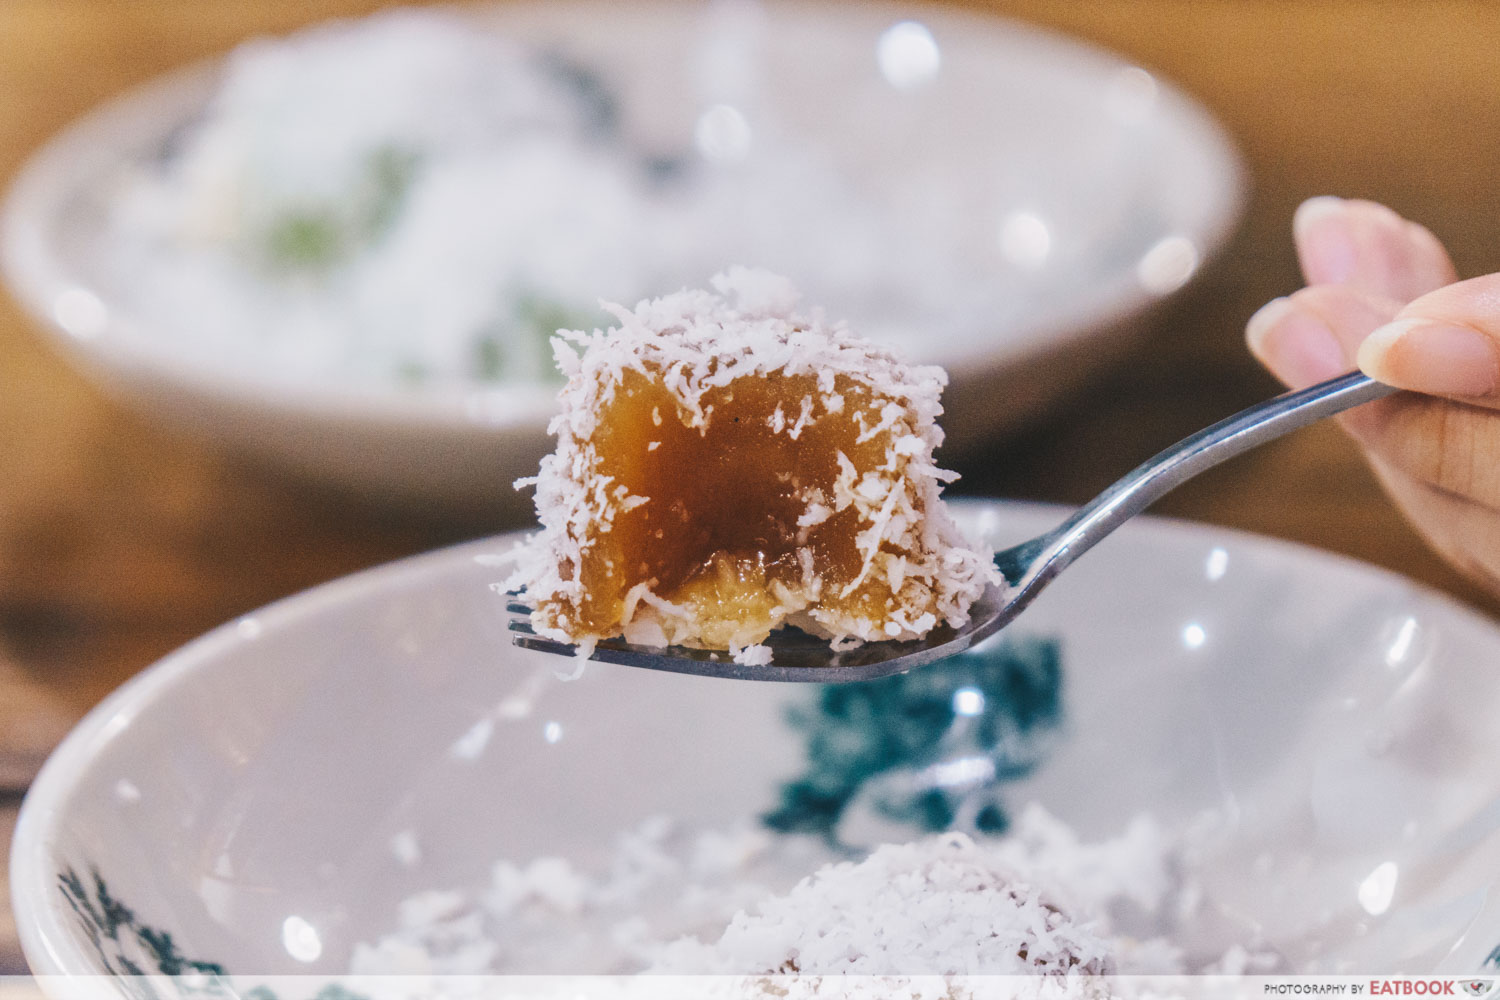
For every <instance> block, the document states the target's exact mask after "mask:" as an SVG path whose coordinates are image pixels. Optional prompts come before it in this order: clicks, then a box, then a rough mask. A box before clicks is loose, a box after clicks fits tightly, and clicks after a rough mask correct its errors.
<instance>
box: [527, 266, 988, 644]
mask: <svg viewBox="0 0 1500 1000" xmlns="http://www.w3.org/2000/svg"><path fill="white" fill-rule="evenodd" d="M713 287H714V289H715V291H713V292H710V291H699V290H692V291H682V292H678V293H676V294H673V295H667V296H663V297H661V298H658V299H651V300H647V301H644V302H642V303H640V304H639V305H637V306H636V307H635V309H634V310H627V309H625V308H623V307H621V306H618V305H611V304H607V303H606V304H605V308H606V309H607V310H608V311H609V312H610V313H611V314H613V315H614V316H615V318H616V319H617V320H618V326H616V327H613V328H611V329H610V330H608V331H599V330H595V331H594V332H592V333H583V332H580V331H567V330H562V331H559V336H558V337H557V338H555V339H554V340H553V350H554V354H555V356H556V359H557V364H558V367H559V368H560V369H561V370H562V372H563V374H565V375H566V376H567V378H568V382H567V385H566V386H565V387H564V389H563V390H562V392H561V394H560V397H559V400H560V403H561V412H560V413H559V414H558V416H556V417H554V418H553V420H552V423H551V424H550V426H549V428H548V431H549V433H551V434H553V435H555V436H556V437H557V449H556V451H555V452H553V454H551V455H549V456H547V457H546V458H544V459H543V460H542V464H541V469H540V472H539V473H538V475H537V476H535V477H534V478H530V479H523V480H519V481H518V482H517V484H516V485H517V487H518V488H519V487H523V486H526V485H535V487H536V507H537V514H538V518H539V520H540V522H541V525H542V530H541V531H540V532H539V533H538V534H536V535H534V536H533V537H532V538H530V539H528V541H527V543H526V546H525V547H524V549H523V551H522V552H521V553H520V554H519V561H518V569H517V571H516V573H515V574H514V575H513V576H512V577H511V579H510V580H508V581H507V583H506V585H507V586H508V587H515V586H524V587H525V588H526V590H527V593H528V597H529V598H530V599H531V600H532V601H533V606H534V607H537V608H538V610H537V611H536V612H535V613H534V614H533V615H532V624H533V626H534V627H535V628H536V630H537V631H538V632H539V633H540V634H542V635H546V636H549V637H551V638H556V639H560V640H563V641H569V642H574V643H577V644H579V647H580V653H581V654H582V655H587V653H588V652H589V651H591V649H592V647H593V644H594V643H595V642H597V641H598V640H600V639H604V638H609V637H610V636H611V635H618V634H621V633H623V634H624V635H625V637H626V638H627V639H628V640H629V641H632V642H638V643H641V644H645V645H665V644H668V643H675V644H685V645H702V644H704V643H702V642H700V641H698V640H699V638H700V637H699V636H698V634H697V632H696V631H695V626H694V623H693V621H692V617H691V614H690V612H689V610H688V609H686V608H682V607H678V606H676V605H673V604H672V603H670V602H669V601H668V600H666V599H664V598H663V597H662V596H661V595H658V594H655V593H652V592H651V589H650V588H651V584H650V582H647V583H646V584H642V585H638V586H637V587H635V588H633V589H632V591H631V592H630V593H629V595H627V598H626V602H625V611H624V616H623V617H624V620H623V621H621V622H620V623H619V628H618V629H617V630H616V631H614V632H612V633H610V634H590V633H587V632H585V631H582V630H580V629H578V628H575V627H570V626H571V625H572V624H573V623H570V622H569V621H568V619H567V615H566V610H565V609H567V608H569V607H574V608H576V607H577V606H578V605H579V603H580V602H581V600H582V598H583V596H584V593H585V590H584V587H585V585H584V583H583V582H582V581H580V580H579V579H577V574H578V572H579V571H578V567H579V566H580V559H581V556H582V554H583V553H584V552H585V551H586V550H587V548H588V547H589V546H590V545H591V544H593V540H594V539H595V538H596V537H597V536H600V535H602V534H604V533H607V532H608V531H609V530H610V526H611V525H612V524H613V522H614V520H615V518H616V517H617V516H619V515H620V514H621V513H622V512H624V511H627V510H630V509H631V508H632V507H634V506H637V505H640V504H644V503H649V502H650V498H649V497H638V496H630V495H628V492H627V490H626V488H625V487H624V486H623V485H619V484H614V483H613V482H612V481H611V479H610V478H609V477H607V476H604V475H602V474H601V473H600V472H599V471H598V469H599V466H600V457H599V455H598V453H597V452H596V451H595V448H594V444H593V438H594V432H595V430H596V429H597V426H598V425H597V417H598V414H599V413H601V412H603V411H604V410H605V408H606V407H607V406H608V405H609V403H610V402H611V401H612V400H613V398H614V395H615V393H616V391H617V390H618V389H619V387H620V385H621V382H622V379H623V377H624V375H625V373H626V372H627V371H635V372H638V373H640V374H642V375H645V376H647V377H648V378H651V379H653V380H656V381H658V382H660V384H662V385H663V386H664V387H665V388H666V389H667V390H668V391H669V392H670V393H671V395H672V396H673V397H674V398H675V400H676V401H677V403H678V405H679V414H678V416H679V418H680V419H682V421H683V423H684V425H685V426H687V427H690V428H697V429H699V430H700V431H703V430H706V428H707V426H708V424H709V422H710V421H711V420H712V419H713V413H712V407H711V406H710V407H708V408H705V407H704V406H703V403H702V400H703V397H704V394H705V393H706V392H707V391H708V390H710V389H714V388H718V387H723V386H727V385H729V384H730V383H732V382H734V381H735V380H736V379H743V378H755V377H765V376H767V375H769V374H772V373H779V374H783V375H785V376H814V377H815V378H816V379H817V386H818V388H819V391H820V393H821V394H822V396H821V398H820V399H819V400H817V401H816V402H814V401H813V400H812V399H811V397H807V398H804V399H803V400H802V401H800V405H799V406H795V407H793V409H794V410H795V412H783V410H782V409H780V408H778V409H777V411H776V413H775V415H774V416H773V417H772V419H771V422H770V423H771V426H770V430H771V432H772V433H785V434H789V435H791V436H792V437H793V438H795V437H796V436H797V434H799V433H800V432H801V430H802V428H803V427H804V426H805V425H806V424H807V423H808V422H809V421H810V420H811V419H813V416H812V415H813V414H814V412H815V411H816V410H818V409H821V410H822V411H823V412H824V413H825V414H827V413H838V412H840V411H841V410H842V407H843V399H842V396H840V395H839V394H838V393H836V392H835V391H834V385H835V380H836V379H837V378H838V377H839V376H844V377H845V378H847V379H849V380H851V381H853V382H854V383H856V384H858V385H861V386H864V387H867V388H868V389H869V390H870V391H871V392H872V394H873V397H874V399H875V402H876V404H877V405H878V406H879V421H878V422H877V423H876V424H875V425H874V426H866V427H865V428H864V430H863V432H862V433H861V436H860V437H861V440H872V439H874V438H876V437H877V436H878V435H881V434H886V435H887V436H888V438H889V442H890V445H889V448H888V450H887V455H886V461H885V462H884V463H883V464H882V465H880V466H879V467H878V468H876V469H867V470H859V469H856V468H855V467H854V465H853V463H852V462H850V461H849V460H848V459H847V458H846V457H845V456H844V455H843V454H842V452H840V453H839V455H838V459H839V468H840V473H839V476H838V479H837V482H836V483H835V484H834V489H833V495H832V496H827V495H826V494H824V493H823V492H822V491H820V490H816V489H809V490H808V491H807V495H806V496H805V497H804V498H803V499H805V502H806V510H805V513H804V515H803V516H802V518H801V519H799V521H798V524H799V526H803V527H804V528H806V527H809V526H812V525H816V524H818V523H821V522H822V521H823V520H825V519H827V518H828V517H830V516H832V515H833V514H835V513H839V512H842V511H844V510H846V509H848V508H849V507H851V506H852V507H853V508H855V510H856V511H857V512H858V515H859V532H858V535H857V537H856V546H857V549H858V551H859V553H860V554H861V556H862V558H863V563H862V566H861V569H860V572H859V574H858V576H857V578H856V579H855V580H853V581H852V582H851V583H849V584H848V585H846V586H845V587H843V588H841V591H840V593H839V594H837V595H833V596H837V597H840V598H842V597H846V596H848V595H849V594H850V593H851V592H853V591H854V590H855V589H856V588H857V587H859V586H860V585H861V584H863V583H864V582H865V581H866V580H867V579H870V578H872V576H874V578H875V579H879V578H880V577H883V578H884V579H885V581H886V582H887V584H888V586H889V587H890V589H891V591H892V592H893V594H895V596H896V599H895V601H894V602H893V604H894V607H892V608H891V610H890V613H889V615H888V616H887V617H886V618H884V619H881V620H872V619H869V618H862V617H856V616H853V615H851V614H848V613H846V612H845V611H843V610H842V609H833V608H829V607H822V606H820V605H819V603H818V597H819V596H820V595H821V594H822V591H823V586H822V580H821V579H820V577H819V576H818V573H817V569H816V567H815V566H813V565H812V559H811V556H812V550H811V549H810V548H803V549H802V550H801V552H800V553H799V556H801V557H802V559H801V561H802V564H803V579H802V588H801V589H802V591H803V593H801V594H796V593H782V592H783V591H786V590H787V588H785V587H781V586H780V585H779V584H777V585H775V586H776V587H777V588H778V591H777V600H778V601H779V604H778V607H777V611H778V618H779V622H778V624H779V623H783V622H784V623H789V624H794V625H797V626H799V627H802V628H804V629H807V630H808V631H811V632H813V633H815V634H817V635H821V636H824V637H826V638H828V639H829V640H830V641H832V642H833V643H834V644H835V645H836V646H853V645H858V644H859V643H861V642H868V641H878V640H888V639H889V640H906V639H915V638H920V637H921V636H923V635H925V634H927V632H929V631H930V630H931V629H932V628H934V627H935V626H937V625H938V624H939V623H947V624H950V625H953V626H959V625H962V624H963V623H965V622H966V621H967V620H968V611H969V608H970V606H971V605H972V604H973V603H974V601H975V600H976V599H977V598H978V597H979V596H980V594H981V593H982V592H983V590H984V587H985V585H986V584H988V583H995V584H996V585H1000V586H1003V580H1002V578H1001V577H1000V576H999V574H998V573H997V572H996V570H995V569H994V566H993V564H992V562H991V557H990V553H989V552H988V551H986V550H983V549H981V548H979V547H976V546H974V545H972V544H971V543H970V542H969V541H968V540H967V539H965V538H964V537H963V536H962V535H961V533H960V532H959V530H958V528H957V526H956V525H955V524H954V523H953V521H952V520H951V518H949V516H948V515H947V512H946V510H945V509H944V507H943V505H942V500H941V491H942V485H943V483H944V482H946V481H950V480H952V479H954V478H956V476H955V475H954V474H953V473H950V472H946V471H944V470H942V469H939V468H938V467H937V466H936V465H935V464H934V461H933V451H934V449H935V448H936V447H937V446H938V445H939V444H940V443H941V442H942V438H943V433H942V430H941V429H940V428H939V427H938V425H937V422H936V421H937V417H938V415H939V414H941V413H942V406H941V404H940V402H939V396H940V394H941V392H942V389H943V387H944V385H945V384H946V383H947V376H946V375H945V374H944V372H943V371H942V369H940V368H937V367H934V366H910V365H907V364H905V363H903V362H902V361H900V360H899V359H898V358H897V357H896V356H895V355H893V354H892V353H891V352H890V351H889V350H887V349H885V348H882V347H879V346H877V345H874V344H872V343H870V342H868V341H866V340H863V339H861V338H859V337H857V336H855V335H854V334H852V333H850V332H849V330H848V329H847V327H846V326H845V324H844V323H842V322H839V323H829V322H827V321H826V320H825V319H824V317H823V316H822V314H821V312H819V311H814V312H812V313H807V314H802V313H797V312H795V311H794V310H795V308H796V304H797V299H798V295H797V292H796V290H795V288H794V287H793V286H792V284H791V283H790V282H789V281H787V280H786V279H785V278H781V277H778V276H776V275H773V274H770V273H768V272H765V271H758V270H751V269H747V268H743V267H736V268H731V269H730V270H729V271H728V272H726V273H724V274H721V275H718V276H716V277H715V278H714V279H713ZM668 419H670V418H668ZM861 420H862V414H861ZM876 574H878V575H879V576H875V575H876ZM559 606H560V607H561V608H562V609H563V610H561V611H559ZM766 634H767V631H766V630H764V629H761V630H758V631H752V632H746V633H744V634H739V635H736V636H735V637H734V639H733V641H731V644H730V648H731V650H732V651H733V652H734V653H735V656H736V659H737V660H739V661H740V662H745V663H752V664H753V663H766V662H769V649H767V648H766V647H763V646H758V645H757V643H759V642H760V641H761V640H762V639H764V638H765V636H766Z"/></svg>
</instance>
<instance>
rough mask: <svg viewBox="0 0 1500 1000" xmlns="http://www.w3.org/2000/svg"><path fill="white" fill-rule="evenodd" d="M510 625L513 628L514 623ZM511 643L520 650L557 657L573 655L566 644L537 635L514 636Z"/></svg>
mask: <svg viewBox="0 0 1500 1000" xmlns="http://www.w3.org/2000/svg"><path fill="white" fill-rule="evenodd" d="M511 624H512V627H514V625H515V623H514V622H512V623H511ZM511 641H512V642H514V643H515V644H516V645H517V646H520V647H521V648H522V649H534V650H536V651H537V652H539V653H554V654H556V655H558V656H572V655H573V653H574V649H573V647H572V646H570V645H568V644H567V643H565V642H558V641H557V640H555V639H545V638H543V637H542V636H539V635H527V634H521V635H517V636H515V637H514V638H513V639H512V640H511Z"/></svg>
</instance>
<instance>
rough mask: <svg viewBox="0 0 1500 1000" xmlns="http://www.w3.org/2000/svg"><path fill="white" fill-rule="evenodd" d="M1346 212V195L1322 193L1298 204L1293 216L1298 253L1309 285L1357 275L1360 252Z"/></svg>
mask: <svg viewBox="0 0 1500 1000" xmlns="http://www.w3.org/2000/svg"><path fill="white" fill-rule="evenodd" d="M1343 215H1344V199H1342V198H1335V197H1333V196H1331V195H1322V196H1320V197H1317V198H1309V199H1307V200H1306V201H1304V202H1303V203H1302V204H1301V205H1298V206H1297V211H1296V213H1295V214H1294V215H1293V216H1292V235H1293V236H1294V237H1295V238H1296V241H1297V255H1298V257H1299V258H1300V259H1301V262H1302V271H1303V276H1304V277H1305V278H1307V283H1308V284H1310V285H1334V284H1339V283H1341V282H1345V281H1348V280H1349V279H1350V278H1352V277H1354V273H1355V269H1356V268H1357V267H1358V266H1359V254H1358V251H1357V250H1356V249H1355V246H1354V240H1353V238H1352V237H1351V236H1350V234H1349V230H1348V227H1346V226H1345V225H1344V224H1343V221H1342V217H1343Z"/></svg>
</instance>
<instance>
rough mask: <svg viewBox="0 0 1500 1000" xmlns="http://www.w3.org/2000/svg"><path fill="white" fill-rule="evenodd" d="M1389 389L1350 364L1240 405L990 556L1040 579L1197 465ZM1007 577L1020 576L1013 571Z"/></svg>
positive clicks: (1003, 568)
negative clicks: (1330, 375) (1047, 527)
mask: <svg viewBox="0 0 1500 1000" xmlns="http://www.w3.org/2000/svg"><path fill="white" fill-rule="evenodd" d="M1395 391H1396V390H1395V388H1393V387H1392V386H1388V385H1384V384H1382V383H1380V382H1376V381H1375V380H1373V379H1371V378H1370V377H1369V376H1367V375H1364V374H1362V373H1360V372H1350V373H1349V374H1347V375H1340V376H1339V377H1338V378H1334V379H1329V380H1328V381H1327V382H1320V383H1319V384H1317V385H1314V386H1310V387H1309V388H1306V389H1299V390H1297V391H1295V392H1288V393H1285V394H1283V395H1280V396H1277V397H1276V398H1274V399H1269V400H1266V401H1265V402H1264V403H1260V404H1257V405H1255V406H1252V407H1250V408H1249V409H1247V410H1241V411H1240V412H1239V413H1236V414H1235V415H1234V416H1232V417H1228V418H1226V419H1224V420H1221V421H1219V422H1218V423H1216V424H1214V425H1213V426H1212V427H1208V428H1205V429H1204V430H1201V431H1199V432H1198V433H1196V434H1194V435H1192V436H1191V437H1187V438H1184V439H1183V440H1181V441H1179V442H1178V443H1177V444H1174V445H1173V446H1172V447H1170V448H1168V449H1167V450H1165V451H1163V452H1161V453H1160V454H1158V455H1156V456H1155V457H1154V458H1151V459H1150V460H1148V461H1146V462H1145V463H1143V464H1141V465H1140V466H1137V467H1136V468H1135V469H1134V470H1133V471H1132V472H1130V473H1129V474H1127V475H1126V476H1124V477H1123V478H1122V479H1120V480H1119V481H1118V482H1116V483H1115V484H1114V485H1113V486H1111V487H1109V488H1108V489H1106V490H1105V491H1104V492H1103V493H1101V494H1099V495H1098V496H1097V497H1095V498H1094V499H1093V500H1091V501H1090V502H1089V503H1087V504H1085V505H1084V506H1083V507H1082V508H1080V509H1079V510H1078V512H1077V513H1075V514H1074V515H1073V516H1072V517H1070V518H1068V519H1067V520H1066V521H1064V522H1063V523H1062V524H1061V525H1059V526H1058V527H1057V528H1056V529H1055V530H1053V531H1052V532H1050V533H1048V534H1047V535H1044V536H1042V537H1041V538H1038V539H1035V540H1034V541H1032V542H1029V543H1027V544H1026V545H1022V546H1017V548H1016V549H1012V550H1008V551H1006V552H1002V553H999V554H997V556H996V563H997V565H999V567H1000V570H1001V572H1002V573H1005V575H1006V577H1007V579H1011V574H1010V572H1008V571H1007V563H1009V564H1010V565H1012V566H1014V567H1015V568H1016V569H1018V570H1020V569H1022V567H1025V566H1026V565H1027V564H1030V569H1031V572H1030V573H1028V574H1027V575H1028V576H1032V577H1040V579H1036V578H1033V579H1029V580H1026V581H1024V584H1028V585H1034V584H1037V583H1045V582H1046V580H1047V579H1049V578H1050V577H1051V576H1053V575H1054V574H1056V573H1058V572H1060V571H1061V570H1062V569H1063V568H1064V567H1066V566H1067V565H1068V564H1069V563H1071V562H1072V561H1073V560H1074V559H1077V558H1078V557H1079V556H1081V555H1082V554H1083V553H1085V552H1087V551H1088V550H1089V549H1090V548H1092V547H1093V546H1094V545H1095V544H1096V543H1097V542H1098V541H1099V540H1100V539H1102V538H1104V536H1106V535H1108V534H1109V533H1110V532H1111V531H1114V530H1115V529H1116V528H1118V527H1119V526H1120V525H1122V524H1124V523H1125V522H1126V521H1128V520H1129V519H1130V518H1132V517H1134V516H1135V515H1136V514H1139V513H1140V512H1141V511H1143V510H1145V509H1146V508H1147V507H1149V506H1150V505H1151V504H1153V503H1155V502H1156V501H1157V500H1159V499H1160V498H1161V497H1163V496H1165V495H1166V494H1167V493H1170V492H1171V491H1172V490H1174V489H1176V488H1177V487H1178V486H1181V485H1182V484H1183V483H1185V482H1187V481H1188V480H1189V479H1192V478H1193V477H1194V476H1196V475H1198V473H1200V472H1203V471H1205V470H1206V469H1210V468H1212V467H1213V466H1215V465H1218V464H1219V463H1220V462H1223V461H1224V460H1226V459H1229V458H1233V457H1234V456H1235V455H1238V454H1240V453H1241V452H1243V451H1249V450H1250V449H1251V448H1254V447H1256V446H1257V445H1261V444H1265V443H1266V442H1267V441H1271V440H1274V439H1276V438H1279V437H1281V436H1282V435H1283V434H1286V433H1288V432H1290V431H1294V430H1296V429H1297V428H1299V427H1304V426H1306V425H1307V424H1310V423H1313V422H1314V421H1317V420H1322V419H1323V418H1324V417H1330V416H1333V415H1334V414H1335V413H1342V412H1343V411H1344V410H1347V409H1349V408H1350V407H1354V406H1358V405H1360V404H1361V403H1367V402H1370V401H1371V400H1374V399H1379V398H1381V397H1382V396H1387V395H1390V394H1391V393H1393V392H1395ZM1022 550H1029V551H1022ZM1049 550H1050V558H1049ZM1011 582H1012V583H1013V584H1015V583H1023V581H1020V580H1016V579H1011Z"/></svg>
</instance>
